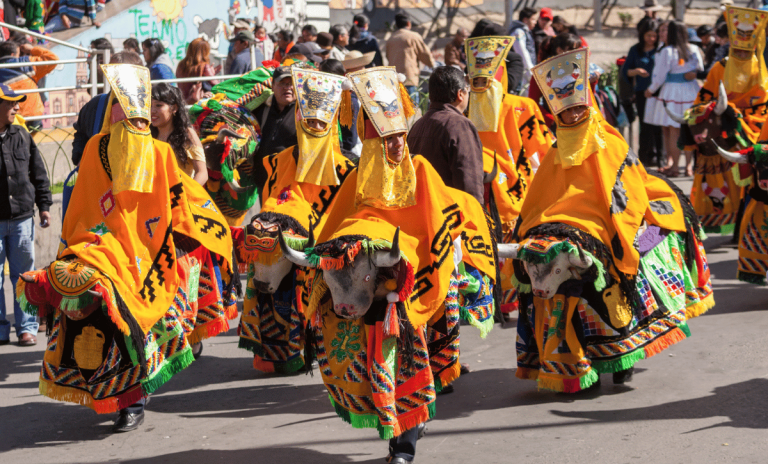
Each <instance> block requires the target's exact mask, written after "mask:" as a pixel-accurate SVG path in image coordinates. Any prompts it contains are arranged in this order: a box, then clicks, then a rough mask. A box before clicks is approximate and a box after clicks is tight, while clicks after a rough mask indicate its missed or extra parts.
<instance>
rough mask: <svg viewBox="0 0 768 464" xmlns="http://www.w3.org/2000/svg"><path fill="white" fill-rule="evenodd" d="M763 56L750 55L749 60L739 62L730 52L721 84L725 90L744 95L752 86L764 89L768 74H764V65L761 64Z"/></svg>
mask: <svg viewBox="0 0 768 464" xmlns="http://www.w3.org/2000/svg"><path fill="white" fill-rule="evenodd" d="M762 59H763V56H762V55H760V57H758V56H757V55H755V54H752V56H751V57H750V59H748V60H741V59H739V58H736V57H735V56H734V54H733V52H730V55H729V57H728V63H727V64H726V65H725V73H724V75H723V84H724V85H725V90H727V91H728V93H730V92H736V93H744V92H746V91H747V90H749V89H751V88H752V87H754V86H756V85H757V86H760V87H765V84H766V81H768V73H766V72H765V63H764V62H763V63H761V60H762Z"/></svg>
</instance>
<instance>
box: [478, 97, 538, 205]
mask: <svg viewBox="0 0 768 464" xmlns="http://www.w3.org/2000/svg"><path fill="white" fill-rule="evenodd" d="M478 135H480V142H482V144H483V149H488V150H490V151H491V153H492V152H493V151H496V155H497V157H499V158H502V157H503V158H506V159H507V160H509V161H511V162H512V164H513V165H515V166H517V171H518V175H519V176H520V177H521V178H522V179H523V182H522V183H521V185H520V188H518V189H516V190H519V191H521V192H522V196H523V198H524V197H525V191H526V190H527V188H528V185H530V183H531V180H533V174H534V173H533V166H532V164H531V162H530V159H531V157H533V156H534V155H535V154H538V157H539V158H540V159H541V158H543V157H544V155H545V154H546V153H547V151H548V150H549V147H550V146H552V136H551V135H550V133H549V130H548V129H547V126H546V124H545V123H544V117H543V116H542V115H541V111H540V110H539V106H538V105H537V104H536V102H534V101H533V100H531V99H530V98H527V97H519V96H517V95H510V94H505V95H504V96H503V99H502V105H501V109H500V111H499V130H497V131H478ZM521 155H522V156H523V159H520V156H521ZM486 172H490V171H486ZM507 175H509V173H507ZM512 185H514V184H512ZM512 185H510V186H512Z"/></svg>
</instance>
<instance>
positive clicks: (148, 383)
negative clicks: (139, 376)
mask: <svg viewBox="0 0 768 464" xmlns="http://www.w3.org/2000/svg"><path fill="white" fill-rule="evenodd" d="M194 360H195V357H194V356H193V355H192V348H187V350H186V351H185V352H184V353H183V354H180V355H178V356H176V357H175V358H173V359H171V360H170V361H168V362H167V363H166V364H165V366H163V367H162V368H161V369H160V371H159V372H157V373H156V374H155V375H153V376H152V378H151V379H147V380H144V381H142V382H141V388H142V389H143V390H144V394H145V395H150V394H152V393H153V392H155V391H156V390H157V389H158V388H160V387H162V386H163V384H164V383H165V382H167V381H169V380H170V379H171V377H173V376H174V375H176V374H177V373H178V372H181V371H182V370H184V369H185V368H187V366H189V365H190V364H192V361H194Z"/></svg>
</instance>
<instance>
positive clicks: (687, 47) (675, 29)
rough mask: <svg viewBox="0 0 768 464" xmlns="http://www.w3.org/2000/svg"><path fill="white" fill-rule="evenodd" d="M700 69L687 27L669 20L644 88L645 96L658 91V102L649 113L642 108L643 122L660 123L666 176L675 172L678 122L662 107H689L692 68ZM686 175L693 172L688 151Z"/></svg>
mask: <svg viewBox="0 0 768 464" xmlns="http://www.w3.org/2000/svg"><path fill="white" fill-rule="evenodd" d="M703 69H704V63H703V59H702V58H701V53H700V52H699V48H698V47H697V46H695V45H693V44H689V43H688V28H687V27H686V26H685V24H683V23H682V22H680V21H670V23H669V29H668V32H667V43H666V45H665V46H664V48H662V49H661V51H660V52H659V53H657V54H656V59H655V62H654V66H653V73H652V75H651V76H652V77H651V84H650V86H648V89H646V91H645V96H646V98H648V97H650V96H651V95H653V94H654V93H655V92H656V91H657V90H659V89H661V91H660V92H659V96H658V100H659V101H660V102H661V103H662V104H657V105H653V113H650V112H649V111H650V108H646V111H645V122H646V123H651V124H655V125H657V126H661V128H662V135H663V137H664V147H665V148H666V152H667V160H666V162H665V163H664V165H665V166H664V168H662V169H661V170H660V172H661V173H662V174H665V175H667V176H669V177H677V176H678V175H679V168H678V165H679V163H680V149H679V148H678V147H677V140H678V138H679V137H680V123H678V122H676V121H674V120H673V119H672V118H670V117H669V115H668V114H667V112H666V110H665V109H664V107H665V106H666V107H667V108H669V109H670V110H672V112H674V113H675V114H683V113H685V110H687V109H688V108H690V107H691V105H692V104H693V102H694V101H695V100H696V95H697V94H698V93H699V88H700V85H699V83H698V82H697V81H696V80H695V76H696V74H695V73H696V71H702V70H703ZM685 156H686V174H687V175H688V176H692V175H693V164H692V159H691V153H690V152H686V155H685Z"/></svg>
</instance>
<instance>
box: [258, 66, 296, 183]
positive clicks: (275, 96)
mask: <svg viewBox="0 0 768 464" xmlns="http://www.w3.org/2000/svg"><path fill="white" fill-rule="evenodd" d="M272 91H273V93H272V95H271V96H270V97H269V98H268V99H267V101H265V102H264V104H263V105H261V106H259V107H258V108H256V110H255V111H254V112H253V116H254V117H255V118H256V120H257V121H259V126H261V144H259V151H258V152H257V153H256V163H255V165H256V166H259V168H258V170H257V172H256V174H255V176H256V185H257V186H258V188H259V195H261V187H262V186H263V185H264V182H265V181H266V180H267V179H266V171H265V170H264V168H263V167H261V163H259V162H258V160H260V159H262V158H264V157H266V156H269V155H273V154H275V153H280V152H281V151H283V150H285V149H286V148H288V147H291V146H293V145H296V144H298V141H297V139H296V122H295V115H294V113H295V111H296V93H295V92H294V89H293V81H292V80H291V68H290V67H288V66H280V67H279V68H277V69H276V70H275V73H274V74H273V75H272Z"/></svg>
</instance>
